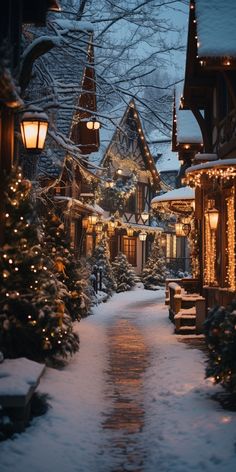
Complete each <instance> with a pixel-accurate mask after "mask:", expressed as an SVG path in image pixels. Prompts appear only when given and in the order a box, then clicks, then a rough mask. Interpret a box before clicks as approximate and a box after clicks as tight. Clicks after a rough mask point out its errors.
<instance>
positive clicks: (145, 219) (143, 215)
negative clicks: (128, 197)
mask: <svg viewBox="0 0 236 472" xmlns="http://www.w3.org/2000/svg"><path fill="white" fill-rule="evenodd" d="M141 218H142V220H143V221H144V223H145V222H146V221H147V220H148V218H149V213H148V212H147V211H143V212H142V213H141Z"/></svg>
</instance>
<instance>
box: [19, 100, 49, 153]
mask: <svg viewBox="0 0 236 472" xmlns="http://www.w3.org/2000/svg"><path fill="white" fill-rule="evenodd" d="M48 123H49V120H48V116H47V114H46V113H44V112H43V111H42V110H39V109H37V108H34V107H32V108H31V109H29V110H28V111H26V112H25V113H24V114H23V116H22V119H21V123H20V128H21V137H22V141H23V144H24V147H25V149H27V150H29V151H38V150H42V149H43V148H44V144H45V140H46V136H47V130H48Z"/></svg>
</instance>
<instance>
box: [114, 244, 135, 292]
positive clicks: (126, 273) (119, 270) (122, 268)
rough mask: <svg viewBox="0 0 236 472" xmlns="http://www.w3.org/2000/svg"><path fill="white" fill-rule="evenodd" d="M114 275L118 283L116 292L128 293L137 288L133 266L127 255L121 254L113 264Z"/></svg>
mask: <svg viewBox="0 0 236 472" xmlns="http://www.w3.org/2000/svg"><path fill="white" fill-rule="evenodd" d="M112 268H113V274H114V277H115V281H116V285H117V288H116V291H117V293H119V292H126V291H128V290H131V288H132V287H134V286H135V281H136V274H135V272H134V269H133V267H132V265H131V264H129V262H128V260H127V257H126V255H125V254H123V253H122V252H120V253H119V254H118V255H117V256H116V258H115V260H114V262H113V263H112Z"/></svg>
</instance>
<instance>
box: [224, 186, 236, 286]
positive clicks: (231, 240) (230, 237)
mask: <svg viewBox="0 0 236 472" xmlns="http://www.w3.org/2000/svg"><path fill="white" fill-rule="evenodd" d="M234 194H235V190H234V187H233V188H232V194H231V196H230V197H229V198H227V199H226V205H227V222H226V226H227V231H226V234H227V256H228V263H227V265H226V272H227V273H226V284H227V285H228V286H229V287H230V289H232V290H235V285H236V284H235V227H234V225H235V219H234V215H235V207H234Z"/></svg>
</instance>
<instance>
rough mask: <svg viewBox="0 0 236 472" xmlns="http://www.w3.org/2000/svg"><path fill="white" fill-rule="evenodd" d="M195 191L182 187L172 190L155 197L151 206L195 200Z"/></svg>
mask: <svg viewBox="0 0 236 472" xmlns="http://www.w3.org/2000/svg"><path fill="white" fill-rule="evenodd" d="M194 198H195V190H194V189H193V188H191V187H180V188H176V189H175V190H170V191H169V192H166V193H164V194H163V195H159V196H158V197H154V198H153V199H152V201H151V204H153V203H158V202H169V201H177V200H194Z"/></svg>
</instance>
